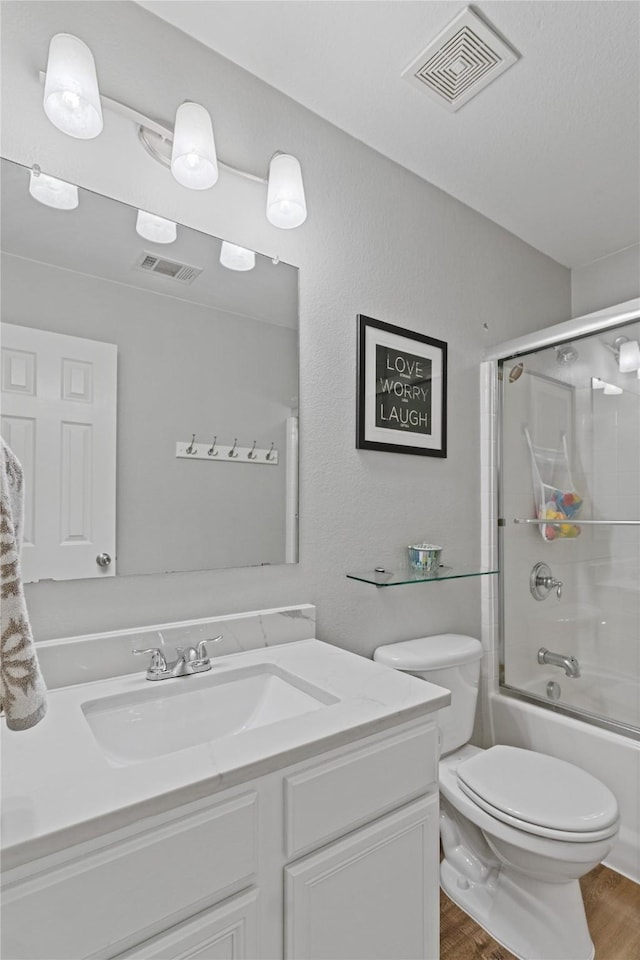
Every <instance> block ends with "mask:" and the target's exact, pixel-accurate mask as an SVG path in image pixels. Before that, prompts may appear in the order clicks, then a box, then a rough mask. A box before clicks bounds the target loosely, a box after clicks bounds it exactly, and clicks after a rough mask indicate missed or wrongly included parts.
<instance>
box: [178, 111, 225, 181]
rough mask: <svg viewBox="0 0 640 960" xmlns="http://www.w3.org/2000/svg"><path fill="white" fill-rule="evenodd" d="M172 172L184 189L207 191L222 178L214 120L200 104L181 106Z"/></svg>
mask: <svg viewBox="0 0 640 960" xmlns="http://www.w3.org/2000/svg"><path fill="white" fill-rule="evenodd" d="M171 173H172V174H173V176H174V177H175V179H176V180H177V181H178V183H181V184H182V186H183V187H189V189H190V190H207V189H208V188H209V187H212V186H213V185H214V183H216V181H217V179H218V160H217V157H216V145H215V141H214V139H213V124H212V123H211V117H210V116H209V114H208V112H207V111H206V110H205V108H204V107H203V106H201V104H199V103H191V102H190V101H187V102H186V103H182V104H180V106H179V107H178V109H177V111H176V122H175V128H174V131H173V146H172V148H171Z"/></svg>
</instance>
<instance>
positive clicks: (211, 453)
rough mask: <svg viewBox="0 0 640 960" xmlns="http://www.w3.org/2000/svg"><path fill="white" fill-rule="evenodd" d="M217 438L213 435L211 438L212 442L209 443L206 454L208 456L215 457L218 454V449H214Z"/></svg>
mask: <svg viewBox="0 0 640 960" xmlns="http://www.w3.org/2000/svg"><path fill="white" fill-rule="evenodd" d="M217 439H218V437H217V436H215V437H214V438H213V443H212V444H211V446H210V447H209V449H208V450H207V456H208V457H217V456H218V453H219V451H218V450H216V440H217ZM214 451H215V453H214Z"/></svg>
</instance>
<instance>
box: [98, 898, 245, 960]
mask: <svg viewBox="0 0 640 960" xmlns="http://www.w3.org/2000/svg"><path fill="white" fill-rule="evenodd" d="M257 899H258V894H257V892H256V891H255V890H251V891H249V893H245V894H241V895H239V896H236V897H231V899H229V900H225V901H224V903H221V904H218V905H217V906H215V907H211V908H210V909H209V910H203V911H202V913H199V914H198V915H197V916H195V917H191V918H190V919H189V920H185V922H184V923H179V924H177V926H175V927H172V928H171V930H168V931H167V932H166V933H161V934H160V936H158V937H153V939H151V940H145V942H144V943H142V944H139V945H138V946H137V947H134V949H133V950H127V952H126V953H121V954H119V955H118V957H117V958H116V960H244V958H247V957H257V956H258V955H259V951H258V922H257V909H256V901H257Z"/></svg>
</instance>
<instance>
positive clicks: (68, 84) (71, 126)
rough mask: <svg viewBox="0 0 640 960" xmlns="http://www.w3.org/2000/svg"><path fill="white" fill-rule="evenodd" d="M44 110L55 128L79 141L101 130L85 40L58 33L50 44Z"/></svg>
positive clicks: (90, 56)
mask: <svg viewBox="0 0 640 960" xmlns="http://www.w3.org/2000/svg"><path fill="white" fill-rule="evenodd" d="M44 112H45V113H46V115H47V116H48V118H49V120H51V123H52V124H53V125H54V127H57V128H58V130H61V131H62V132H63V133H67V134H68V135H69V136H70V137H76V138H78V139H80V140H91V139H92V138H93V137H97V136H98V134H99V133H100V132H101V131H102V107H101V105H100V93H99V91H98V78H97V77H96V65H95V63H94V60H93V54H92V53H91V50H89V47H88V46H87V45H86V43H83V42H82V40H79V39H78V38H77V37H72V36H71V35H70V34H68V33H57V34H56V35H55V37H52V39H51V43H50V44H49V59H48V62H47V76H46V81H45V85H44Z"/></svg>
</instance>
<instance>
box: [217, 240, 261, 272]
mask: <svg viewBox="0 0 640 960" xmlns="http://www.w3.org/2000/svg"><path fill="white" fill-rule="evenodd" d="M220 263H221V264H222V266H223V267H226V268H227V269H228V270H253V268H254V267H255V265H256V255H255V253H254V252H253V250H247V248H246V247H238V246H236V244H235V243H228V242H227V241H226V240H223V241H222V246H221V247H220Z"/></svg>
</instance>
